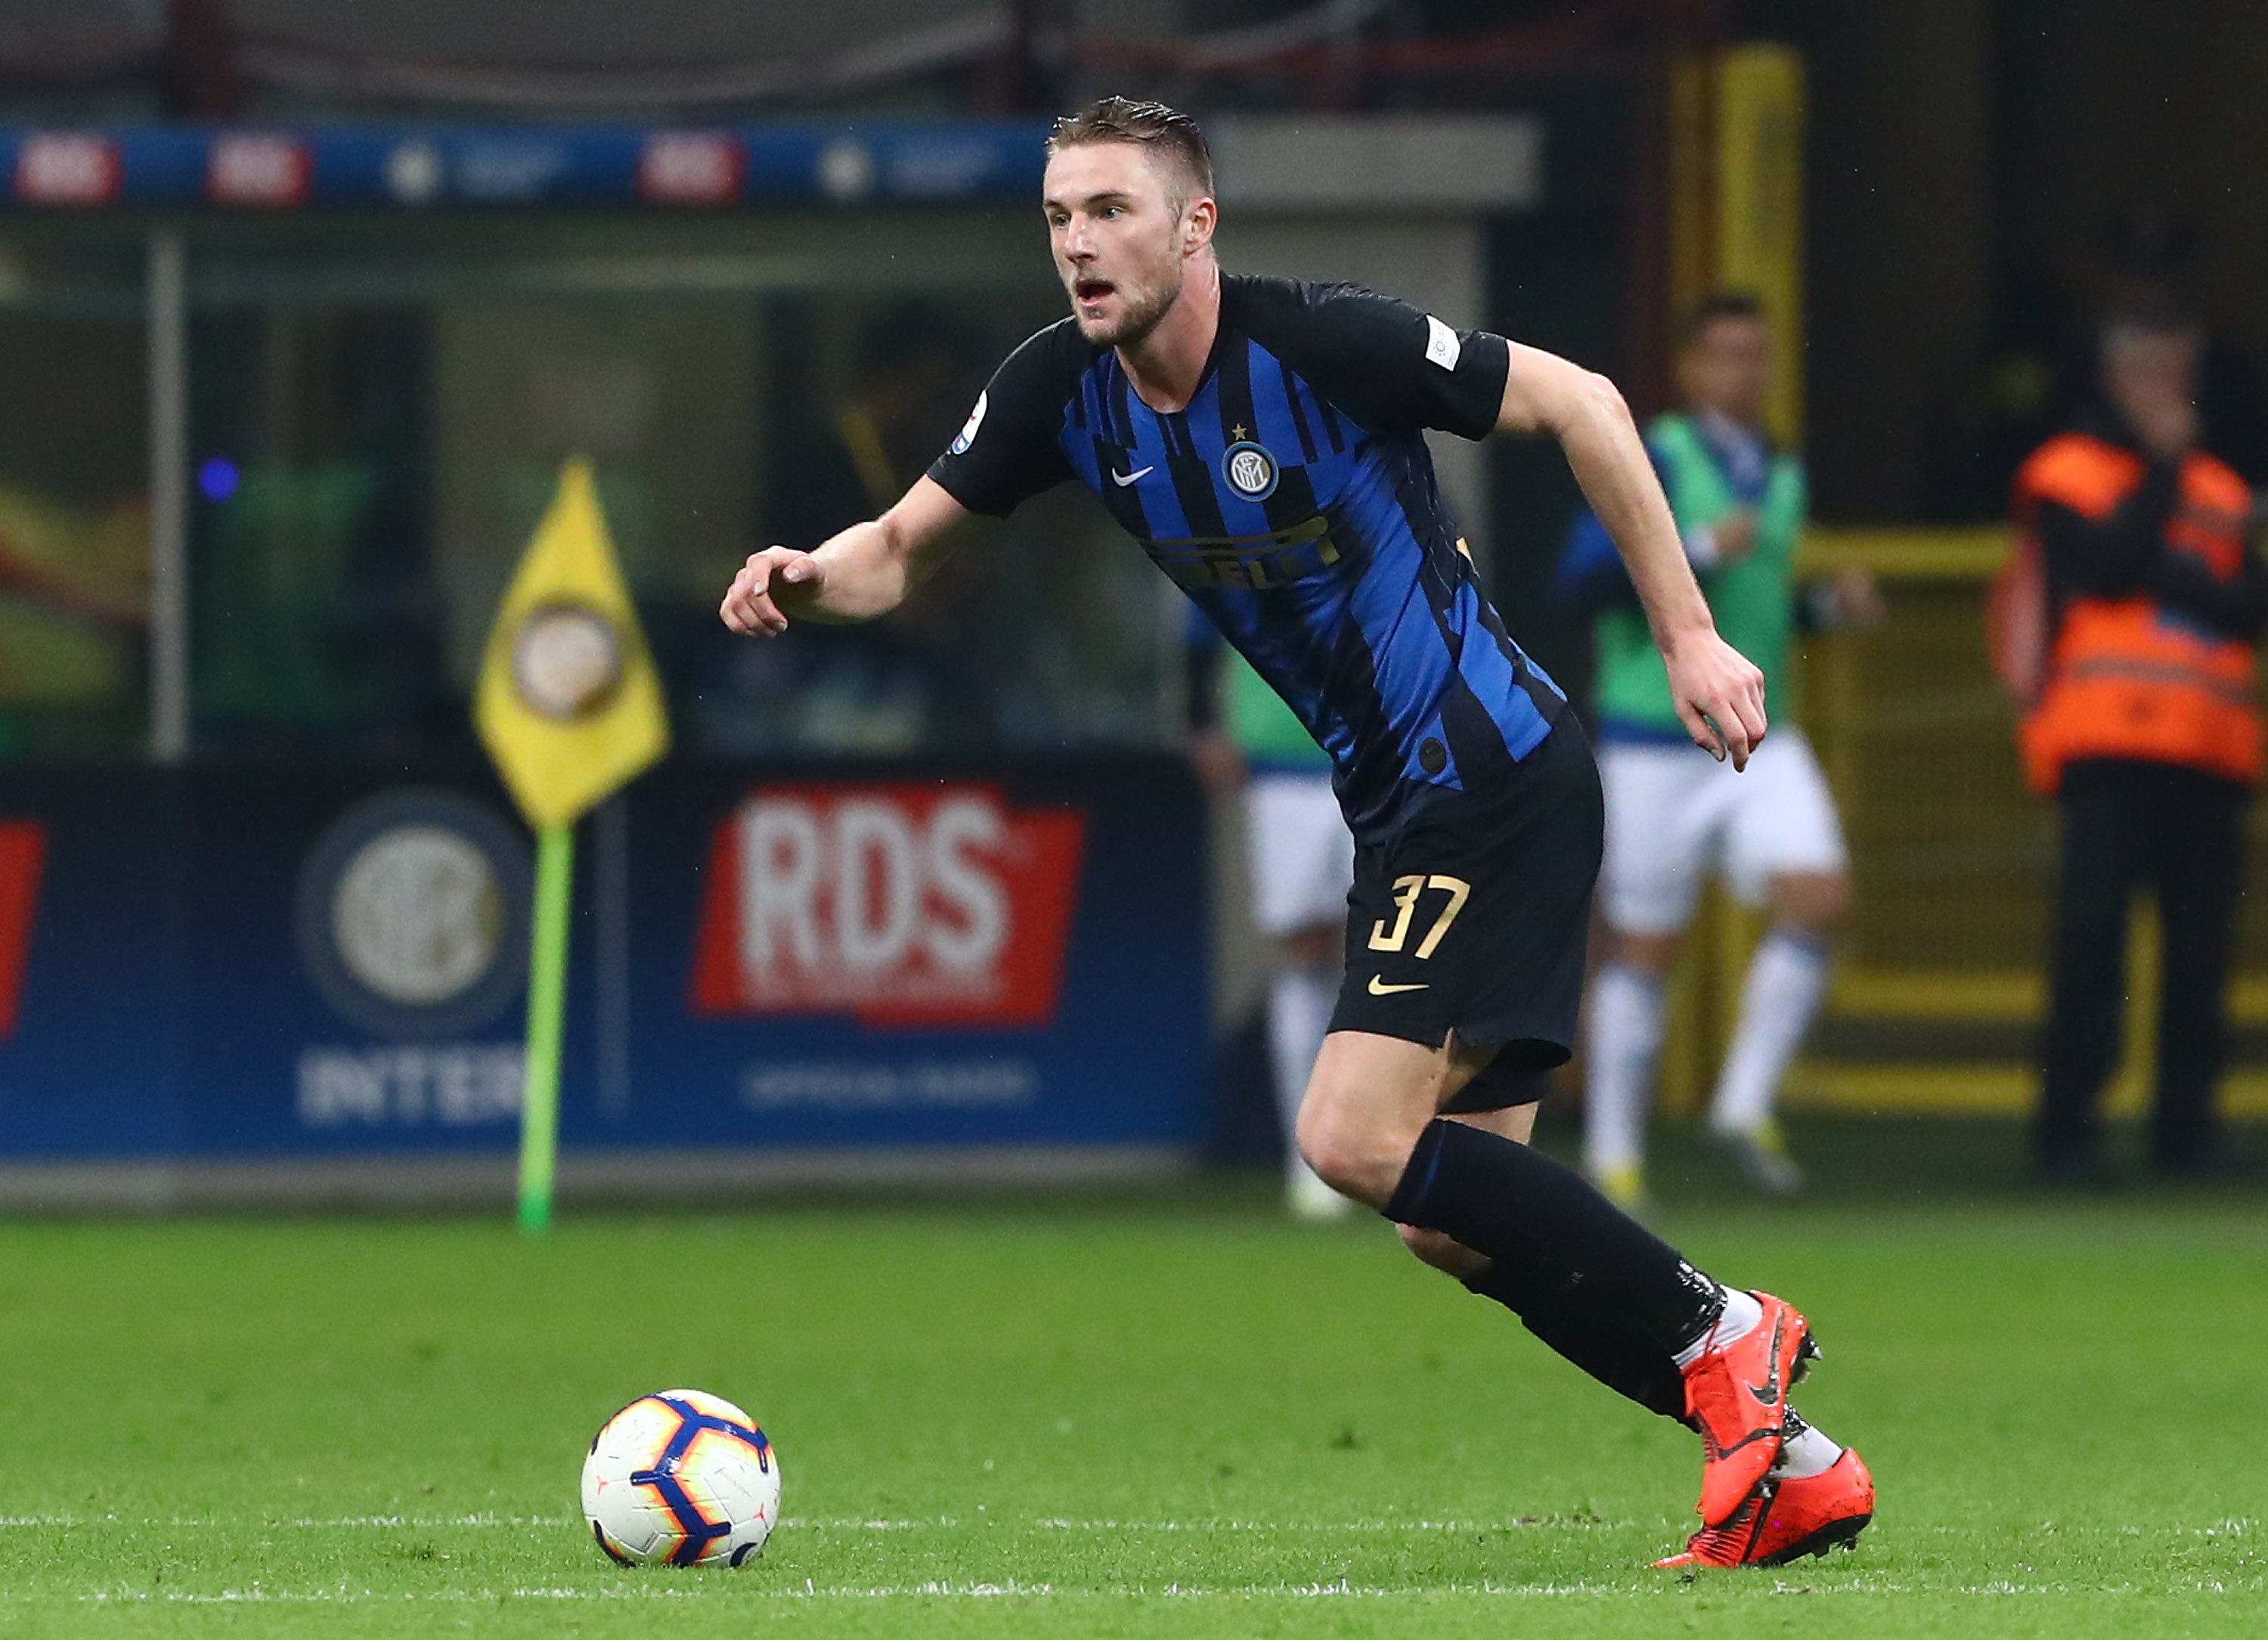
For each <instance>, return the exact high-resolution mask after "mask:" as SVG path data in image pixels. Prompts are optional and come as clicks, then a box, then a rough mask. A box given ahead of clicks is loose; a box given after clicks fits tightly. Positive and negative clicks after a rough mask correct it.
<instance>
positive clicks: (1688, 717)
mask: <svg viewBox="0 0 2268 1640" xmlns="http://www.w3.org/2000/svg"><path fill="white" fill-rule="evenodd" d="M1661 658H1662V661H1663V662H1664V664H1665V665H1666V666H1667V667H1668V671H1669V693H1670V698H1671V699H1672V700H1674V701H1675V703H1676V705H1677V718H1678V721H1680V722H1681V723H1683V724H1684V725H1685V732H1686V733H1687V734H1689V735H1692V737H1693V743H1694V744H1695V745H1696V746H1698V747H1699V748H1701V750H1704V751H1705V752H1707V753H1708V754H1709V755H1710V756H1711V757H1714V758H1715V759H1716V760H1717V761H1718V762H1719V763H1722V762H1724V761H1725V759H1726V758H1727V757H1730V758H1731V759H1732V760H1733V767H1734V769H1736V770H1739V769H1745V768H1747V767H1748V766H1749V753H1750V752H1752V751H1754V750H1756V746H1757V744H1758V743H1759V742H1762V741H1763V739H1764V730H1765V728H1766V727H1767V720H1766V719H1765V716H1764V674H1763V673H1762V672H1761V671H1759V670H1758V669H1756V665H1755V663H1754V662H1752V661H1749V658H1748V657H1747V656H1746V655H1744V654H1742V653H1741V652H1740V651H1739V650H1737V649H1735V648H1734V647H1733V646H1732V645H1730V644H1728V643H1727V642H1726V641H1725V640H1724V639H1722V638H1720V637H1719V636H1718V635H1717V631H1716V629H1715V628H1714V627H1708V628H1705V629H1704V630H1701V631H1698V632H1690V633H1687V634H1686V635H1684V636H1683V638H1681V639H1679V640H1678V641H1677V642H1676V643H1675V644H1674V645H1672V646H1670V647H1669V648H1668V649H1666V650H1664V651H1663V653H1662V657H1661Z"/></svg>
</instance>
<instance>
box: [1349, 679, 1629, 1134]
mask: <svg viewBox="0 0 2268 1640" xmlns="http://www.w3.org/2000/svg"><path fill="white" fill-rule="evenodd" d="M1604 812H1605V811H1604V806H1603V804H1602V802H1601V800H1600V795H1599V770H1598V765H1596V764H1595V763H1594V762H1593V761H1592V758H1591V748H1590V743H1589V742H1587V740H1586V739H1585V738H1584V736H1583V731H1582V729H1581V728H1580V727H1579V726H1578V725H1577V723H1576V721H1575V714H1574V713H1572V712H1567V713H1561V714H1560V717H1559V720H1558V721H1557V723H1555V724H1554V725H1553V726H1552V728H1551V733H1550V734H1549V735H1546V736H1545V737H1544V738H1543V742H1542V743H1541V744H1539V745H1538V746H1537V747H1536V748H1535V750H1533V751H1531V752H1529V753H1528V756H1527V757H1525V758H1524V759H1522V760H1521V763H1520V765H1519V767H1518V772H1516V773H1515V774H1514V775H1513V778H1512V779H1510V780H1509V781H1506V782H1505V783H1504V784H1502V785H1500V786H1498V787H1495V788H1493V789H1492V790H1490V791H1488V792H1485V793H1470V792H1460V793H1456V794H1454V795H1451V796H1448V797H1445V798H1442V799H1441V800H1440V801H1439V802H1435V803H1434V804H1432V806H1431V807H1430V808H1427V809H1423V810H1421V811H1420V812H1419V813H1418V815H1417V816H1415V817H1414V818H1413V819H1411V820H1410V823H1409V824H1407V825H1406V826H1404V827H1403V829H1402V831H1399V832H1398V833H1396V834H1395V836H1394V837H1392V838H1388V840H1387V841H1385V842H1383V843H1380V844H1375V845H1372V846H1365V847H1359V848H1357V849H1356V850H1355V857H1354V888H1353V890H1351V892H1350V893H1349V894H1348V896H1347V932H1346V978H1345V979H1344V982H1343V983H1342V984H1341V985H1340V986H1339V1000H1338V1005H1337V1008H1334V1009H1333V1010H1332V1012H1331V1029H1332V1030H1333V1031H1373V1032H1375V1033H1376V1034H1378V1035H1380V1036H1384V1037H1399V1038H1403V1040H1404V1041H1409V1042H1418V1043H1423V1044H1424V1045H1425V1046H1427V1047H1435V1048H1437V1047H1440V1045H1442V1044H1443V1043H1444V1042H1446V1041H1447V1039H1448V1038H1449V1036H1450V1034H1451V1033H1452V1032H1454V1033H1455V1036H1456V1039H1457V1041H1458V1042H1459V1044H1460V1045H1464V1046H1469V1047H1493V1048H1495V1049H1497V1050H1498V1052H1497V1055H1496V1057H1495V1059H1494V1060H1491V1062H1490V1064H1489V1066H1488V1067H1487V1068H1486V1069H1485V1070H1484V1071H1482V1072H1481V1073H1480V1075H1477V1076H1476V1077H1475V1078H1474V1079H1473V1080H1472V1082H1469V1083H1468V1084H1467V1085H1466V1086H1465V1087H1464V1088H1463V1089H1462V1090H1460V1091H1459V1092H1458V1093H1457V1095H1456V1096H1455V1097H1454V1098H1453V1099H1451V1100H1450V1101H1449V1102H1448V1104H1447V1105H1445V1106H1444V1107H1443V1108H1444V1109H1445V1110H1449V1111H1496V1110H1503V1109H1505V1108H1506V1107H1507V1106H1511V1105H1515V1104H1528V1103H1529V1102H1531V1101H1533V1100H1535V1099H1538V1098H1541V1097H1543V1093H1544V1091H1545V1090H1546V1089H1547V1087H1548V1086H1549V1077H1548V1076H1547V1075H1545V1073H1547V1072H1549V1071H1550V1069H1552V1068H1553V1067H1555V1066H1559V1065H1564V1064H1565V1063H1566V1062H1567V1060H1568V1059H1569V1058H1570V1057H1571V1056H1572V1053H1574V1047H1575V1021H1576V1016H1577V1014H1578V1012H1579V1011H1580V1008H1581V1007H1582V1003H1583V957H1584V946H1585V943H1586V942H1587V939H1588V937H1589V935H1590V926H1591V890H1592V887H1593V885H1594V883H1597V881H1598V876H1599V856H1600V853H1601V852H1602V849H1603V847H1604V846H1605V819H1604Z"/></svg>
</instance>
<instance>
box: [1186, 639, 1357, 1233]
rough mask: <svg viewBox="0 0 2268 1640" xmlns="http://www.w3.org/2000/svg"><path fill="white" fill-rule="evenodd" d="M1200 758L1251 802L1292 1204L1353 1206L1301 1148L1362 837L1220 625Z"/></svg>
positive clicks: (1252, 867) (1202, 769)
mask: <svg viewBox="0 0 2268 1640" xmlns="http://www.w3.org/2000/svg"><path fill="white" fill-rule="evenodd" d="M1189 654H1190V661H1191V667H1192V676H1191V679H1190V687H1189V706H1190V715H1191V728H1193V730H1194V731H1195V737H1194V739H1193V741H1192V742H1191V745H1190V757H1191V760H1192V761H1193V762H1194V763H1195V764H1196V765H1197V774H1198V776H1199V778H1200V779H1203V780H1204V783H1205V785H1206V786H1207V787H1210V788H1211V789H1212V790H1214V791H1219V792H1226V791H1232V790H1239V789H1241V792H1242V794H1243V797H1244V834H1245V846H1246V855H1247V862H1248V863H1247V872H1248V881H1249V883H1250V884H1251V890H1252V921H1253V926H1254V927H1256V928H1257V929H1258V930H1259V932H1260V935H1261V936H1262V937H1263V939H1265V940H1267V941H1268V942H1270V958H1271V961H1272V964H1273V967H1272V969H1271V971H1270V976H1269V981H1268V1010H1267V1011H1268V1067H1269V1082H1270V1087H1271V1089H1272V1090H1273V1091H1274V1093H1275V1096H1276V1113H1277V1117H1278V1120H1279V1122H1280V1123H1281V1125H1282V1127H1283V1134H1284V1168H1285V1181H1284V1189H1285V1205H1286V1207H1288V1208H1290V1210H1291V1213H1292V1217H1294V1218H1300V1219H1311V1220H1322V1219H1336V1218H1344V1217H1345V1216H1346V1215H1347V1214H1348V1213H1349V1212H1351V1211H1352V1208H1353V1203H1351V1201H1349V1200H1347V1199H1346V1198H1345V1197H1344V1196H1342V1195H1341V1194H1339V1193H1338V1192H1337V1191H1336V1190H1333V1189H1332V1188H1331V1187H1330V1186H1329V1185H1327V1184H1325V1183H1324V1182H1323V1181H1322V1179H1321V1178H1318V1177H1317V1176H1316V1174H1315V1170H1314V1169H1313V1168H1311V1167H1309V1166H1308V1165H1307V1161H1306V1159H1305V1158H1304V1157H1302V1156H1300V1147H1299V1145H1298V1144H1297V1143H1296V1142H1295V1140H1294V1135H1295V1134H1298V1132H1299V1130H1300V1099H1301V1097H1303V1096H1304V1095H1305V1094H1306V1092H1307V1074H1308V1073H1309V1072H1310V1071H1311V1070H1313V1069H1314V1064H1315V1055H1316V1053H1318V1052H1319V1051H1320V1050H1321V1049H1322V1045H1323V1037H1324V1035H1325V1033H1326V1032H1327V1031H1329V1029H1330V1023H1331V1007H1332V1005H1333V1004H1334V1003H1335V1002H1336V1001H1337V1000H1338V994H1339V982H1340V979H1341V971H1342V967H1343V964H1342V963H1341V960H1340V952H1341V947H1342V944H1343V942H1344V938H1345V935H1346V918H1347V890H1348V888H1349V887H1350V886H1351V884H1352V883H1353V882H1354V837H1353V835H1352V834H1351V832H1349V831H1348V830H1347V827H1346V821H1345V819H1344V817H1343V816H1341V815H1340V813H1339V802H1338V798H1337V794H1335V793H1334V792H1333V791H1332V790H1331V758H1330V754H1329V752H1326V751H1325V750H1323V749H1322V747H1320V746H1318V745H1316V744H1315V741H1314V736H1313V735H1309V734H1308V733H1307V727H1306V725H1304V724H1302V723H1301V722H1300V719H1299V715H1298V714H1297V713H1294V712H1293V711H1292V708H1291V707H1290V706H1288V705H1285V703H1284V700H1283V698H1282V697H1281V696H1279V695H1278V694H1277V692H1276V691H1274V690H1272V689H1270V688H1269V687H1268V685H1267V683H1265V682H1263V680H1262V678H1261V676H1260V675H1259V674H1258V673H1257V672H1255V671H1254V670H1253V669H1252V668H1251V667H1250V666H1249V665H1248V664H1247V663H1246V661H1245V660H1244V658H1243V657H1242V656H1241V655H1239V654H1236V653H1235V652H1234V651H1233V650H1232V649H1230V648H1229V647H1228V646H1227V645H1226V644H1224V643H1222V642H1221V641H1220V638H1219V634H1218V633H1217V632H1215V631H1214V629H1213V627H1212V625H1211V623H1210V622H1199V623H1197V627H1196V628H1195V629H1193V630H1192V632H1191V637H1190V646H1189Z"/></svg>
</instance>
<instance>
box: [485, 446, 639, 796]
mask: <svg viewBox="0 0 2268 1640" xmlns="http://www.w3.org/2000/svg"><path fill="white" fill-rule="evenodd" d="M473 715H474V721H475V723H476V724H477V725H478V727H479V728H480V733H481V740H482V743H483V744H485V745H486V746H487V747H488V749H489V756H490V757H493V758H495V759H496V765H497V769H498V770H500V771H501V772H503V774H504V784H505V785H506V786H508V787H511V788H512V797H513V800H514V801H515V802H518V803H519V807H520V811H521V812H522V813H523V814H525V815H526V816H527V818H528V821H529V824H533V825H534V826H536V827H537V828H539V829H541V827H544V826H549V825H564V824H571V823H572V822H573V821H574V820H575V818H576V817H577V816H579V815H581V814H582V813H583V812H584V811H585V810H586V809H590V808H592V807H593V805H595V804H598V803H600V802H604V801H605V800H606V799H607V798H608V797H609V796H611V795H612V794H614V793H615V791H616V790H617V789H618V788H619V787H622V786H623V785H625V784H627V783H628V782H629V781H630V779H631V778H632V777H633V776H635V775H636V774H637V772H639V771H640V770H641V769H644V767H646V765H649V764H651V763H652V762H653V761H654V760H655V759H657V758H659V757H660V756H661V755H662V753H663V752H665V751H666V750H668V749H669V720H668V717H667V715H666V712H665V710H664V708H663V705H662V698H661V680H660V678H659V676H657V675H656V673H655V671H654V667H653V657H652V654H649V653H648V652H647V649H646V646H645V635H644V632H640V631H639V629H638V624H637V610H636V609H633V608H632V607H631V604H630V588H629V587H626V586H624V585H623V584H622V570H621V569H620V567H619V566H617V565H616V564H615V548H614V543H613V542H612V540H610V539H609V538H608V535H607V520H606V516H605V514H604V513H601V512H600V510H599V491H598V486H597V485H596V484H594V483H593V482H592V478H591V464H590V462H587V461H585V460H584V459H582V458H581V457H579V456H578V457H576V458H575V459H574V460H572V461H570V462H568V463H567V464H566V465H565V466H564V467H563V468H562V469H560V473H559V489H558V492H557V493H556V494H555V495H554V496H553V497H552V498H551V506H550V508H549V510H548V511H547V512H546V513H544V514H543V521H542V523H541V524H540V525H538V526H537V528H536V531H535V539H534V541H532V542H530V543H528V548H527V554H526V556H524V557H523V558H521V559H520V561H519V569H518V570H517V571H515V572H514V573H513V575H512V586H511V587H510V589H509V590H507V591H506V592H505V594H504V607H503V608H502V609H499V610H497V619H496V625H495V626H494V628H492V629H491V630H490V632H489V645H488V652H487V654H485V655H484V656H483V657H482V661H481V677H480V684H479V687H478V690H477V691H476V693H475V707H474V714H473Z"/></svg>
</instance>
